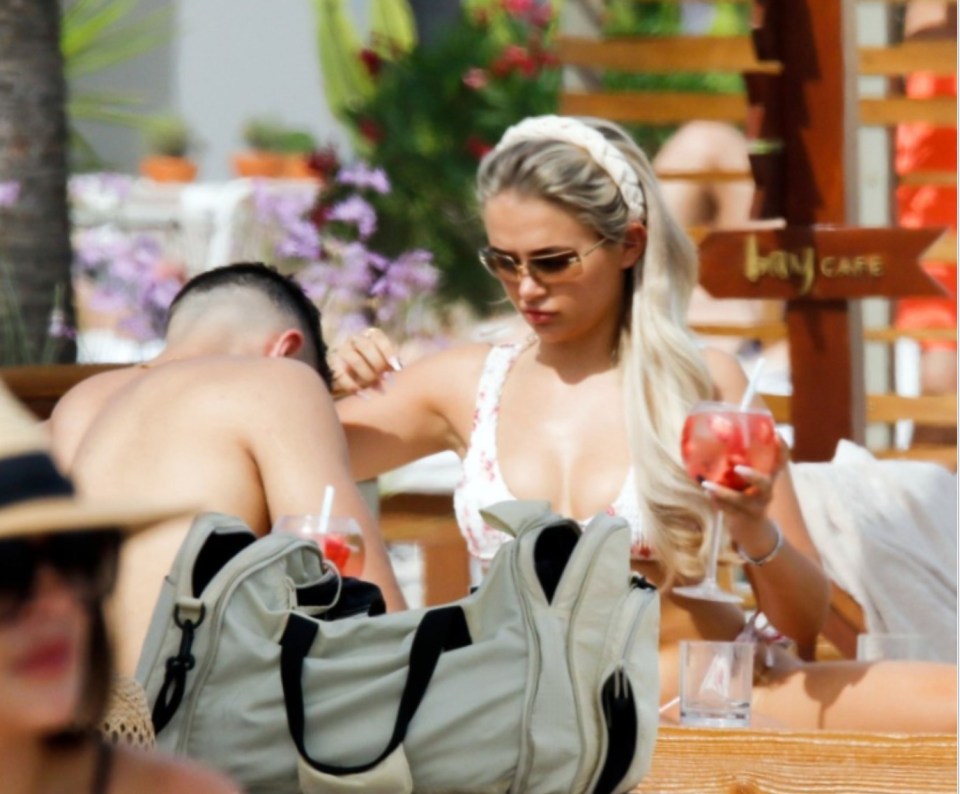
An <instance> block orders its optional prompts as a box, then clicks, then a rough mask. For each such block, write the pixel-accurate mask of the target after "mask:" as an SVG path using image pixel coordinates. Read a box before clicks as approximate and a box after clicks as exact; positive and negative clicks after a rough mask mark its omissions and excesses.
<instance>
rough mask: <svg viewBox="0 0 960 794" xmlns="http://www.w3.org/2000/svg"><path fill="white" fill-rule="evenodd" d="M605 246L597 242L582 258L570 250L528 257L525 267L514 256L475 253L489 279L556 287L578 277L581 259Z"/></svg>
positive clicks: (483, 250)
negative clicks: (523, 280) (524, 280)
mask: <svg viewBox="0 0 960 794" xmlns="http://www.w3.org/2000/svg"><path fill="white" fill-rule="evenodd" d="M605 242H607V241H606V239H605V238H600V239H599V240H597V242H595V243H594V244H593V245H591V246H590V247H589V248H588V249H587V250H586V251H584V252H583V253H582V254H581V253H577V252H576V251H574V250H573V249H572V248H571V249H570V250H568V251H558V252H557V253H554V254H543V255H541V256H531V257H530V258H529V259H527V262H526V264H524V263H523V262H521V261H520V260H519V259H517V257H515V256H514V255H513V254H508V253H506V252H504V251H498V250H497V249H496V248H490V247H489V246H487V247H486V248H481V249H480V250H479V251H478V252H477V256H478V257H479V259H480V264H481V265H483V266H484V267H485V268H486V269H487V270H488V271H489V273H490V274H491V275H493V276H496V277H497V278H499V279H503V280H504V281H519V280H520V279H521V278H522V277H523V276H524V275H528V276H530V277H531V278H534V279H536V280H537V281H540V282H542V283H544V284H555V283H556V282H558V281H566V280H567V279H571V278H575V277H576V276H578V275H579V274H580V271H581V270H582V269H583V260H584V258H585V257H586V256H587V255H589V254H592V253H593V252H594V251H596V250H597V249H598V248H599V247H600V246H601V245H603V244H604V243H605Z"/></svg>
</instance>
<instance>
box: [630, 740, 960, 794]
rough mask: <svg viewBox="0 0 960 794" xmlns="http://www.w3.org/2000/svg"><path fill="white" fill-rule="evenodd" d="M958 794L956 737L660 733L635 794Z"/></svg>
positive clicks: (634, 790) (634, 791)
mask: <svg viewBox="0 0 960 794" xmlns="http://www.w3.org/2000/svg"><path fill="white" fill-rule="evenodd" d="M956 791H957V737H956V735H952V734H916V735H907V734H889V733H861V732H857V733H847V732H839V731H781V730H715V729H705V728H681V727H672V726H671V727H662V728H661V729H660V733H659V735H658V737H657V744H656V748H655V750H654V755H653V764H652V765H651V768H650V771H649V773H648V775H647V777H646V779H645V780H644V781H643V782H642V783H641V784H640V785H639V786H637V787H636V788H635V789H633V794H681V792H682V793H683V794H827V793H829V794H884V793H885V792H890V793H891V794H892V792H897V794H901V792H924V794H935V793H938V792H953V793H955V792H956Z"/></svg>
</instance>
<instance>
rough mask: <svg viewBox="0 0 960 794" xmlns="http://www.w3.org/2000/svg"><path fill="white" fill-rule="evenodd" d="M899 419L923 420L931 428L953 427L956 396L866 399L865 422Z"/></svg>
mask: <svg viewBox="0 0 960 794" xmlns="http://www.w3.org/2000/svg"><path fill="white" fill-rule="evenodd" d="M900 419H916V420H923V424H925V425H932V426H934V427H956V426H957V395H956V394H927V395H922V396H920V397H904V396H902V395H900V394H868V395H867V422H896V421H898V420H900Z"/></svg>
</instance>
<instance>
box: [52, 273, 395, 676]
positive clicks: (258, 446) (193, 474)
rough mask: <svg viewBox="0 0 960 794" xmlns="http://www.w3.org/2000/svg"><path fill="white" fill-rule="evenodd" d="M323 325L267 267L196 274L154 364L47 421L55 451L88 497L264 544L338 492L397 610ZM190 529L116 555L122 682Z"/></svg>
mask: <svg viewBox="0 0 960 794" xmlns="http://www.w3.org/2000/svg"><path fill="white" fill-rule="evenodd" d="M319 320H320V318H319V314H318V312H317V309H316V307H314V305H313V304H312V303H310V301H309V300H308V299H307V298H306V297H305V296H304V294H303V292H302V291H301V290H300V288H299V287H298V286H297V285H296V284H294V283H293V282H292V281H290V280H289V279H287V278H285V277H284V276H282V275H280V274H278V273H276V272H275V271H273V270H271V269H269V268H267V267H264V266H263V265H260V264H237V265H231V266H229V267H223V268H219V269H217V270H212V271H209V272H206V273H203V274H201V275H199V276H197V277H196V278H194V279H193V280H191V281H190V282H189V283H188V284H187V285H186V286H185V287H184V288H183V290H182V291H181V292H180V294H179V295H178V296H177V298H176V299H175V301H174V302H173V304H172V305H171V307H170V313H169V316H168V321H167V339H166V347H165V349H164V351H163V352H162V353H161V354H160V355H159V356H157V357H156V358H155V359H153V360H152V361H149V362H147V363H145V364H141V365H138V366H133V367H128V368H125V369H119V370H115V371H111V372H106V373H103V374H100V375H97V376H94V377H92V378H89V379H87V380H85V381H83V382H82V383H80V384H79V385H77V386H76V387H75V388H73V389H71V390H70V392H68V393H67V394H66V395H65V396H64V397H63V398H62V399H61V401H60V402H59V403H58V405H57V407H56V409H55V411H54V413H53V415H52V417H51V419H50V429H51V437H52V445H53V452H54V455H55V457H56V459H57V461H58V462H59V464H60V465H61V466H62V467H63V468H64V469H65V470H66V471H68V472H69V473H70V474H71V476H72V477H73V478H74V479H75V481H76V482H77V485H78V487H79V488H80V489H82V490H83V491H85V492H87V493H89V494H90V495H92V496H107V495H116V494H123V495H124V496H126V497H131V498H133V499H137V498H142V499H143V500H145V501H147V500H149V501H151V502H155V501H156V499H157V497H158V496H169V498H170V501H171V502H177V503H184V504H190V503H193V504H195V505H196V506H197V510H198V512H199V511H218V512H223V513H229V514H231V515H236V516H238V517H240V518H242V519H243V520H244V521H245V522H246V523H247V524H248V525H249V526H250V527H251V528H252V529H253V530H254V532H256V533H258V534H260V535H263V534H266V533H267V532H269V531H270V527H271V525H272V524H273V522H274V521H275V520H276V518H277V517H278V516H281V515H286V514H300V513H316V512H318V510H319V509H320V506H321V503H322V501H323V494H324V489H325V486H326V485H328V484H330V485H333V486H334V487H335V489H336V491H335V498H334V503H333V514H334V515H344V516H352V517H354V518H355V519H356V520H357V521H358V522H359V524H360V526H361V528H362V530H363V536H364V544H365V563H364V576H365V577H366V578H368V579H370V580H371V581H374V582H376V583H377V584H378V585H379V586H380V587H381V588H382V590H383V594H384V597H385V599H386V602H387V605H388V607H389V608H391V609H398V608H402V607H403V597H402V595H401V594H400V590H399V587H398V585H397V582H396V579H395V577H394V575H393V571H392V569H391V567H390V562H389V558H388V557H387V553H386V548H385V547H384V544H383V541H382V539H381V537H380V534H379V532H378V530H377V527H376V525H375V523H374V519H373V517H372V516H371V514H370V512H369V510H368V509H367V507H366V505H365V503H364V501H363V498H362V496H361V495H360V493H359V491H358V490H357V487H356V485H355V483H354V480H353V479H352V477H351V475H350V467H349V463H348V458H347V450H346V444H345V441H344V435H343V430H342V428H341V426H340V422H339V420H338V418H337V414H336V412H335V410H334V408H333V401H332V400H331V398H330V394H329V392H328V388H329V384H330V370H329V368H328V366H327V363H326V359H325V355H326V347H325V345H324V343H323V340H322V338H321V336H320V323H319ZM318 371H319V373H320V374H321V375H322V376H323V377H322V378H321V377H317V372H318ZM325 381H326V384H325ZM188 528H189V521H177V522H171V523H168V524H164V525H162V526H160V527H158V528H157V529H156V530H155V531H152V532H148V533H144V534H143V535H140V536H138V537H137V538H136V539H134V540H133V541H132V542H131V543H129V544H127V545H126V547H125V552H124V554H125V559H124V560H123V563H122V565H121V571H122V572H123V573H122V575H121V579H120V581H119V582H118V587H117V598H116V601H117V605H116V608H117V612H118V614H116V615H115V621H116V622H115V623H114V625H115V626H117V627H118V635H119V636H118V637H117V644H118V646H119V658H118V662H119V665H120V669H121V671H122V672H127V673H129V672H132V670H133V668H134V666H135V663H136V659H137V657H138V655H139V652H140V647H141V645H142V643H143V639H144V636H145V635H146V630H147V627H148V624H149V620H150V616H151V613H152V610H153V605H154V602H155V600H156V597H157V594H158V592H159V589H160V585H161V582H162V581H163V577H164V576H165V575H166V573H167V571H168V570H169V568H170V565H171V563H172V561H173V557H174V555H175V554H176V551H177V549H178V548H179V546H180V543H181V542H182V539H183V537H184V535H185V533H186V531H187V529H188Z"/></svg>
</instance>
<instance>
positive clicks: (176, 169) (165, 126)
mask: <svg viewBox="0 0 960 794" xmlns="http://www.w3.org/2000/svg"><path fill="white" fill-rule="evenodd" d="M145 134H146V143H147V151H148V152H149V154H148V155H147V156H146V157H144V158H143V159H142V160H141V161H140V173H141V174H143V175H144V176H145V177H147V178H149V179H152V180H154V181H155V182H192V181H193V180H194V179H195V178H196V176H197V165H196V163H194V162H193V160H191V159H190V157H189V156H188V155H189V152H190V150H191V149H192V148H193V147H194V140H193V137H192V136H191V134H190V130H189V128H188V127H187V125H186V123H185V122H184V121H183V119H181V118H179V117H177V116H161V117H159V118H156V119H153V120H152V121H151V122H150V123H149V124H148V125H147V127H146V129H145Z"/></svg>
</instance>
